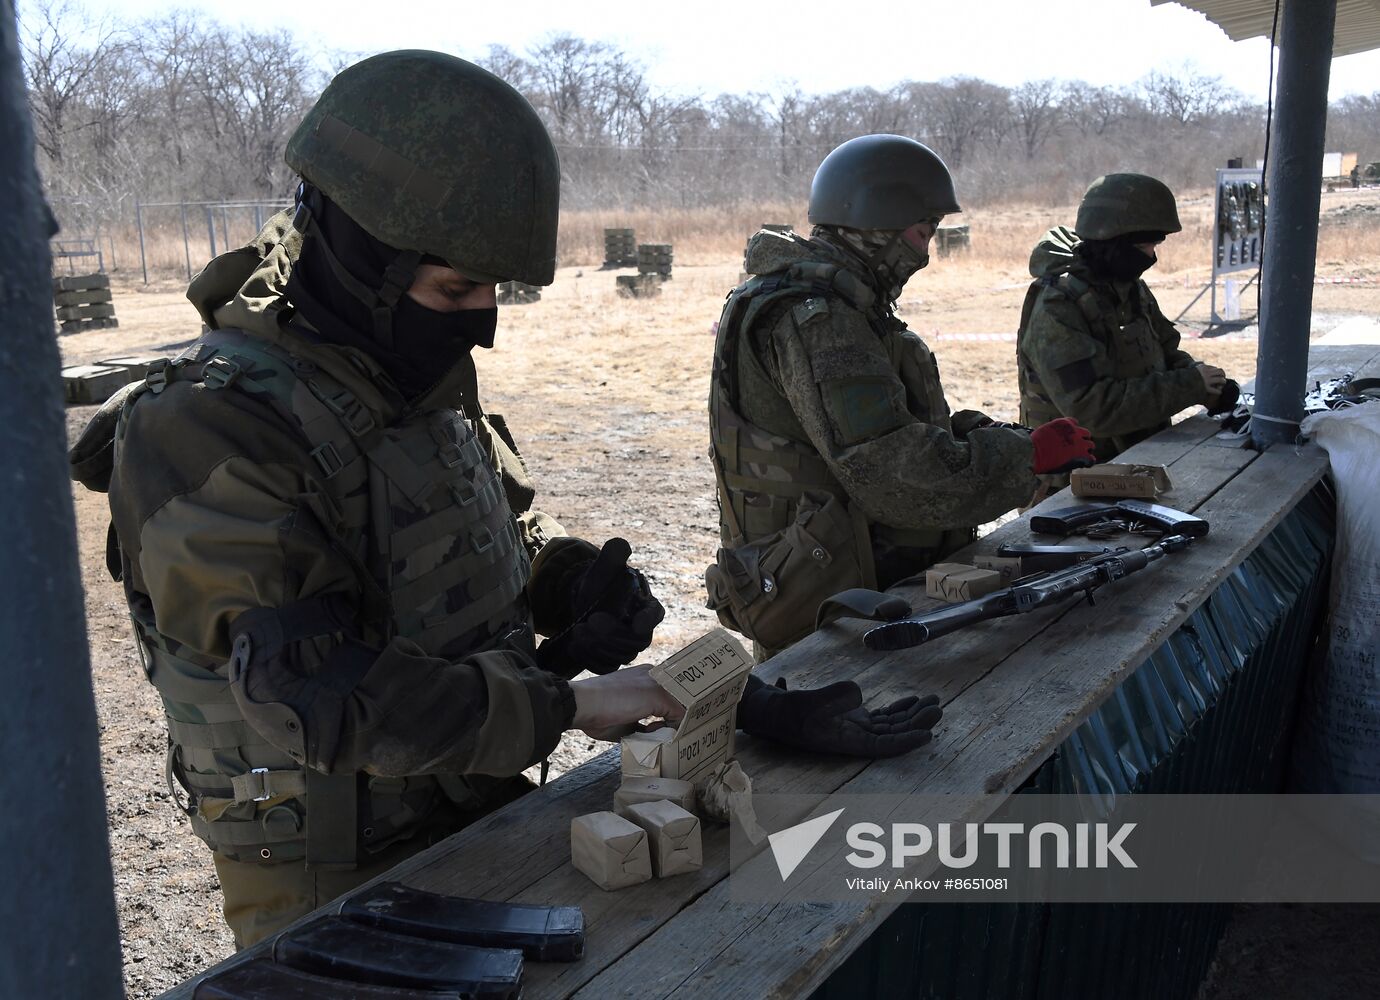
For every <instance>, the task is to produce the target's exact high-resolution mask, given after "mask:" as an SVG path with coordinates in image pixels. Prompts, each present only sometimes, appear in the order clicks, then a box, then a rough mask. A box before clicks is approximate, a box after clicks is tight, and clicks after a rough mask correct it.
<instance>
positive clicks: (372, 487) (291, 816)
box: [117, 330, 533, 867]
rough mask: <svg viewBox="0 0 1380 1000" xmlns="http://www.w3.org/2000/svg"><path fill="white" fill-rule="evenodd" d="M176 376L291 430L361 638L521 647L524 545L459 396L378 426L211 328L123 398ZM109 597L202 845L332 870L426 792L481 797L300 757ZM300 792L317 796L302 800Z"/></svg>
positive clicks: (459, 652) (259, 345)
mask: <svg viewBox="0 0 1380 1000" xmlns="http://www.w3.org/2000/svg"><path fill="white" fill-rule="evenodd" d="M181 380H188V381H199V382H201V383H202V385H204V386H205V388H206V389H208V390H218V391H227V392H234V391H239V392H244V393H247V394H248V395H249V396H251V397H253V398H254V399H256V400H258V401H259V402H261V403H263V404H264V405H265V406H268V407H270V408H272V409H274V410H275V411H276V412H278V413H279V414H280V416H281V417H282V418H283V419H284V420H285V421H286V422H287V423H288V424H289V426H292V427H294V428H296V429H298V430H300V432H301V434H302V436H303V438H304V439H305V442H306V444H307V446H308V448H309V450H310V453H311V457H312V459H313V461H314V462H315V463H316V465H317V469H316V470H315V471H316V472H317V473H318V476H317V479H318V481H319V482H320V483H322V484H323V486H324V491H322V492H320V493H318V494H316V495H315V497H314V498H313V499H312V500H310V501H309V502H310V503H312V504H314V509H313V513H315V514H316V515H317V516H318V518H319V520H320V522H321V524H322V525H323V526H324V527H325V528H326V530H327V532H328V533H329V535H330V537H331V539H332V545H333V547H334V548H335V549H336V550H337V551H338V552H339V553H340V554H341V555H343V556H344V558H345V559H346V560H347V561H348V562H349V563H350V564H351V565H352V566H353V567H354V568H355V571H356V575H357V577H358V580H359V585H360V589H361V609H362V611H361V619H362V620H361V622H360V626H361V633H362V638H363V639H364V641H365V642H366V643H368V644H370V645H372V646H376V647H378V646H382V645H383V644H386V643H387V642H388V641H389V640H391V639H392V638H393V637H395V636H401V637H404V638H407V639H410V640H412V641H413V642H415V643H417V645H419V646H420V647H421V648H422V650H423V651H424V652H425V653H426V654H428V655H430V656H436V657H443V658H446V659H451V660H454V659H457V658H460V657H463V656H465V655H468V654H471V653H474V652H479V651H482V650H485V649H491V648H495V647H498V646H500V645H509V646H512V647H515V648H521V649H524V650H526V651H529V652H530V650H531V648H532V645H533V638H532V633H531V630H530V625H529V623H528V616H527V605H526V599H525V587H526V583H527V577H528V569H529V565H528V558H527V553H526V551H525V550H524V548H523V546H522V543H521V540H520V538H519V534H518V530H517V525H516V521H515V518H514V515H513V512H512V510H511V509H510V507H509V503H508V500H507V499H506V497H505V495H504V484H503V481H502V480H501V479H500V477H499V475H498V474H497V473H496V472H495V470H494V469H493V467H492V466H491V464H490V461H489V458H488V454H487V451H486V448H485V447H484V446H483V444H482V443H481V440H480V438H479V437H478V436H477V431H478V432H480V433H490V432H491V430H492V429H491V428H490V427H489V426H488V425H487V423H485V420H484V417H483V415H482V413H481V412H480V411H479V409H478V406H477V404H476V403H474V400H473V394H472V393H471V394H470V395H471V398H470V400H468V401H467V403H468V405H467V406H466V410H467V413H466V414H464V415H462V414H461V413H459V412H457V411H455V410H451V409H444V408H443V409H435V410H431V411H426V412H412V413H408V414H405V415H404V416H403V417H402V418H401V419H399V420H398V421H397V422H395V423H394V424H392V425H390V426H387V427H380V426H378V425H377V424H376V423H375V421H374V419H373V416H372V414H371V413H370V412H369V410H367V409H366V408H365V407H364V406H363V404H362V403H360V401H359V400H358V399H357V398H355V396H354V395H353V394H352V393H351V392H350V391H349V390H348V389H346V388H345V386H343V385H342V384H341V383H339V382H338V381H336V380H335V379H334V378H332V377H330V376H329V375H328V374H327V373H326V372H324V371H322V370H321V369H319V368H318V367H317V366H316V365H315V364H313V363H311V362H309V361H306V360H303V359H300V358H297V357H295V356H294V355H292V354H291V353H289V352H288V351H287V350H285V349H283V348H281V347H278V346H276V345H273V344H270V343H268V342H266V341H263V340H260V339H257V338H255V337H252V336H249V335H247V334H245V333H242V332H240V331H235V330H216V331H213V332H211V333H209V334H207V335H206V336H205V337H204V338H203V339H202V340H201V341H200V342H199V343H198V344H196V345H194V346H193V347H192V348H191V349H189V351H188V352H186V353H185V354H184V355H182V356H181V357H179V358H177V359H176V360H173V361H169V362H163V363H161V364H159V365H155V366H154V367H153V368H152V369H151V370H150V372H149V374H148V377H147V379H146V380H145V383H144V384H143V385H141V386H138V387H137V390H136V393H132V394H131V399H130V400H129V401H127V402H126V404H125V405H126V406H130V405H137V396H138V395H143V394H145V393H158V392H161V391H162V389H163V388H164V387H165V386H166V385H167V384H168V383H169V382H172V381H181ZM466 417H468V418H469V419H466ZM117 440H118V434H117ZM126 579H127V580H128V574H126ZM127 593H129V596H130V603H131V613H132V617H133V619H134V625H135V631H136V634H137V636H138V638H139V641H140V646H141V653H142V655H143V657H144V666H145V670H146V671H147V673H148V676H149V680H150V681H151V682H152V683H153V685H154V687H155V688H156V689H157V690H158V693H159V695H160V696H161V698H162V700H163V705H164V709H165V712H166V715H167V720H168V735H169V750H168V780H169V785H170V787H172V786H173V783H174V782H176V783H177V785H180V786H181V788H182V790H184V791H185V792H186V794H187V797H188V801H187V803H186V804H185V805H183V806H182V807H183V809H184V811H186V813H187V814H188V816H189V818H190V819H191V823H192V827H193V829H194V830H195V832H196V833H197V835H198V836H200V837H201V838H202V839H203V840H204V841H206V843H207V844H208V845H209V846H210V847H211V848H212V850H215V851H218V852H220V853H222V854H225V855H227V856H229V857H231V858H234V859H235V860H240V861H264V860H274V861H281V860H293V859H300V858H303V857H305V859H306V860H307V862H308V864H326V865H332V866H342V867H349V866H350V865H352V864H353V863H354V861H355V858H356V854H357V849H358V848H360V847H362V848H363V849H364V850H366V851H369V852H375V851H378V850H382V849H383V848H384V847H386V846H388V845H389V844H391V843H393V842H395V841H397V840H400V839H403V838H404V837H406V836H408V835H410V834H411V833H412V832H414V831H415V829H416V828H417V826H418V824H419V823H420V822H421V821H422V820H424V819H425V817H426V815H427V814H428V813H429V812H431V811H432V809H433V808H435V806H436V805H437V804H438V803H440V802H442V801H443V800H444V798H449V799H450V800H451V801H454V802H457V803H466V802H468V803H469V804H470V805H474V804H476V801H475V800H476V798H477V796H478V795H479V794H482V792H481V790H480V786H482V784H483V783H484V782H485V780H486V779H483V778H473V777H471V778H463V777H461V776H459V775H419V776H413V777H407V778H383V777H370V776H368V775H364V774H350V773H347V774H343V775H325V774H322V773H320V772H317V771H313V770H310V769H304V768H303V767H302V766H301V765H299V764H298V763H297V762H296V761H294V760H293V759H292V758H291V757H289V756H288V755H287V754H286V753H284V752H283V751H281V750H279V749H278V748H276V747H275V746H273V745H271V744H270V743H268V741H267V740H265V739H264V738H263V737H262V736H261V735H259V733H258V732H257V731H256V730H255V729H254V728H253V727H252V726H250V725H249V724H248V723H247V722H245V721H244V719H243V717H242V715H241V713H240V711H239V708H238V706H237V705H236V702H235V700H234V697H233V695H232V693H231V690H230V684H229V681H228V677H227V667H226V664H225V663H221V662H215V661H212V660H211V659H210V658H208V657H206V656H204V655H201V654H198V653H195V652H193V651H189V650H187V649H185V648H179V647H178V645H177V644H176V643H175V642H173V641H172V640H170V639H169V638H168V637H166V636H164V635H162V634H161V633H159V632H158V629H157V623H156V621H155V619H154V616H153V614H152V609H151V608H150V607H148V601H147V599H146V598H145V597H144V596H143V595H140V594H137V593H134V592H132V591H129V590H128V588H127ZM173 791H174V798H175V800H179V804H180V805H181V801H180V798H179V796H177V795H176V792H177V789H176V788H173ZM313 802H316V803H317V804H318V806H320V805H324V804H329V806H330V808H329V809H323V808H317V809H316V810H314V811H313V810H311V809H310V805H311V803H313ZM309 817H310V818H309Z"/></svg>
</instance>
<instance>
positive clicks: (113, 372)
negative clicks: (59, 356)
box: [62, 365, 134, 405]
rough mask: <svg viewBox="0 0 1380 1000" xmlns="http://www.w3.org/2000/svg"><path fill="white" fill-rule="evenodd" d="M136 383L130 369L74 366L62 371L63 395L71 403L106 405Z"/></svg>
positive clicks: (104, 366)
mask: <svg viewBox="0 0 1380 1000" xmlns="http://www.w3.org/2000/svg"><path fill="white" fill-rule="evenodd" d="M132 381H134V377H133V376H131V375H130V373H129V369H128V368H124V367H121V366H117V365H74V366H72V367H71V368H64V369H63V370H62V388H63V395H64V397H65V398H66V400H67V402H69V403H76V404H79V405H90V404H95V403H104V402H105V401H106V400H107V399H109V398H110V397H111V396H113V395H115V393H116V391H117V390H119V389H121V388H123V387H124V386H125V385H126V384H127V383H129V382H132Z"/></svg>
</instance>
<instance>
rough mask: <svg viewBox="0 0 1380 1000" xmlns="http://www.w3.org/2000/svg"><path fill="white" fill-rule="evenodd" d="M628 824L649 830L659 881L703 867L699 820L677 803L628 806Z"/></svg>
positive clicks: (647, 803)
mask: <svg viewBox="0 0 1380 1000" xmlns="http://www.w3.org/2000/svg"><path fill="white" fill-rule="evenodd" d="M624 816H625V818H626V819H628V820H629V821H631V822H633V823H636V824H637V825H638V826H640V827H642V829H643V830H645V831H647V842H648V845H649V846H650V848H651V854H652V874H653V875H655V876H656V877H657V878H666V877H667V876H669V875H679V874H681V873H682V872H693V871H697V870H698V869H699V868H701V867H702V866H703V865H704V848H703V846H702V844H701V841H700V819H699V817H698V816H696V815H695V814H694V813H689V812H686V811H685V810H684V809H682V808H681V807H680V806H678V805H676V804H675V803H674V802H671V801H668V800H666V799H657V800H656V801H655V802H639V803H637V804H636V805H631V806H629V807H628V811H627V812H626V813H625V814H624Z"/></svg>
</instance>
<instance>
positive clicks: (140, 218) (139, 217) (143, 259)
mask: <svg viewBox="0 0 1380 1000" xmlns="http://www.w3.org/2000/svg"><path fill="white" fill-rule="evenodd" d="M134 224H135V226H137V227H138V229H139V267H140V268H141V269H142V270H143V272H144V284H146V285H147V284H148V283H149V259H148V257H147V256H146V255H145V253H144V206H143V205H141V204H139V203H138V202H137V201H136V202H135V203H134Z"/></svg>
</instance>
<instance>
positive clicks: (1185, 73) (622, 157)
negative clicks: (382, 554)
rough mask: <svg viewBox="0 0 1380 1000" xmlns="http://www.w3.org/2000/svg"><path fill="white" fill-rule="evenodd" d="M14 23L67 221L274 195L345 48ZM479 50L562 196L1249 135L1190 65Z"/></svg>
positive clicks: (1232, 107)
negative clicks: (713, 83)
mask: <svg viewBox="0 0 1380 1000" xmlns="http://www.w3.org/2000/svg"><path fill="white" fill-rule="evenodd" d="M22 44H23V51H24V62H25V68H26V71H27V77H28V86H29V101H30V107H31V109H32V112H33V117H34V122H35V128H36V137H37V141H38V147H39V159H40V169H41V170H42V173H43V176H44V178H45V180H46V183H47V188H48V191H49V195H50V198H51V199H52V201H53V205H54V209H55V210H56V211H57V213H58V216H59V219H60V220H61V221H62V222H63V224H64V228H66V229H67V230H68V232H81V231H89V230H91V229H92V228H96V227H109V226H111V225H115V224H118V223H121V222H124V221H127V220H128V219H130V218H131V217H132V215H133V211H134V204H135V202H136V201H144V202H148V201H202V200H218V199H230V198H265V199H282V198H285V197H287V196H288V195H289V194H290V192H291V189H292V184H293V178H292V177H291V176H290V173H289V171H288V169H287V167H286V166H285V165H284V164H283V162H282V156H283V146H284V144H285V142H286V140H287V137H288V135H289V134H290V133H291V130H292V128H293V126H294V125H295V124H296V122H297V121H298V120H299V118H300V117H301V115H302V114H303V112H304V111H305V110H306V108H307V107H309V106H310V104H311V102H312V101H313V99H314V98H315V96H316V95H317V94H318V93H319V92H320V90H321V88H322V87H323V86H324V84H325V82H326V80H327V79H329V76H330V72H329V71H328V70H326V69H323V68H322V67H323V65H325V64H327V63H331V64H332V65H333V68H339V66H342V65H345V64H346V63H348V62H349V61H351V60H350V59H347V58H344V57H341V56H335V57H327V56H325V55H323V54H322V53H319V52H315V51H312V50H311V49H310V48H308V47H307V46H305V45H304V44H303V43H302V42H301V41H299V40H298V39H295V38H293V37H290V36H288V35H284V34H274V33H265V32H259V31H254V30H250V29H232V28H227V27H225V26H224V25H221V24H218V23H216V22H214V21H212V20H209V19H207V18H206V17H204V16H203V15H200V14H197V13H195V12H192V11H174V12H172V13H168V14H163V15H159V16H157V17H152V18H149V19H146V20H143V21H138V22H128V23H124V22H106V23H100V24H94V25H93V24H91V23H90V22H89V21H88V19H87V18H86V17H85V16H84V15H83V13H82V12H81V10H80V8H78V7H75V6H71V5H69V4H68V3H67V2H66V0H59V2H56V3H54V2H42V3H39V4H36V5H35V6H33V7H31V8H26V15H25V17H24V20H23V38H22ZM471 56H473V54H471ZM479 61H480V62H481V63H482V64H484V65H485V66H487V67H488V68H489V69H491V70H493V71H494V72H495V73H497V74H498V75H500V76H502V77H503V78H504V79H506V80H508V81H510V82H511V83H513V84H514V85H515V86H516V87H518V89H520V90H521V91H522V92H523V93H524V94H525V95H527V97H528V98H529V99H530V100H531V102H532V104H533V105H534V106H535V107H536V108H537V110H538V111H539V112H540V114H541V115H542V118H543V119H544V120H545V121H546V123H547V125H548V127H549V128H550V130H551V133H552V135H553V137H554V138H555V141H556V143H557V145H558V147H559V148H560V153H561V163H562V171H563V178H562V183H563V204H564V205H565V206H566V207H570V208H587V209H606V210H608V209H612V210H619V209H629V210H630V209H633V208H641V209H669V208H701V207H705V206H725V205H737V204H753V203H762V202H769V201H775V202H781V201H787V202H792V203H793V202H796V201H798V200H800V199H803V197H804V196H805V194H806V192H807V191H808V188H809V182H810V178H811V176H812V175H813V173H814V170H815V167H816V166H817V165H818V163H819V161H820V159H821V158H822V157H823V156H824V154H825V153H827V152H828V151H829V150H830V149H831V148H833V147H834V146H835V145H837V144H838V143H839V142H842V141H843V140H845V139H848V138H851V137H853V136H855V135H861V134H864V133H868V132H897V133H901V134H904V135H910V136H914V137H916V138H919V139H921V140H922V141H924V142H926V143H928V144H929V145H931V146H932V147H934V148H935V149H936V150H938V151H939V152H940V154H941V155H943V156H944V158H945V160H946V161H947V162H948V163H949V165H950V167H951V168H953V169H954V171H955V173H956V175H957V178H958V182H959V191H960V196H961V200H963V201H965V202H967V203H969V204H973V205H981V204H983V203H992V202H1001V201H1026V202H1032V203H1036V204H1041V203H1043V204H1062V203H1068V202H1070V201H1072V200H1074V199H1075V198H1076V197H1077V195H1078V194H1079V193H1080V192H1081V191H1082V189H1083V187H1084V186H1085V185H1086V184H1087V182H1088V181H1089V180H1090V179H1091V178H1093V177H1095V176H1097V175H1098V174H1101V173H1105V172H1107V171H1109V170H1117V169H1138V170H1144V171H1146V172H1150V173H1155V174H1158V175H1160V176H1162V177H1163V178H1164V179H1165V180H1167V181H1168V182H1169V183H1170V184H1171V185H1172V186H1175V187H1180V188H1186V187H1202V186H1206V184H1207V183H1208V181H1209V179H1210V177H1211V171H1212V169H1213V168H1214V167H1216V166H1219V165H1224V164H1225V162H1226V160H1227V158H1228V157H1232V156H1241V157H1244V158H1245V159H1246V162H1247V163H1253V162H1254V161H1255V160H1256V159H1257V158H1258V157H1259V156H1260V155H1261V153H1262V150H1263V147H1264V135H1265V109H1264V107H1263V106H1261V105H1258V104H1255V103H1252V102H1250V101H1248V100H1246V99H1245V98H1244V97H1243V96H1242V95H1241V94H1240V93H1238V92H1236V91H1234V90H1232V89H1231V88H1229V87H1227V86H1226V85H1225V84H1224V83H1223V82H1222V81H1221V79H1220V78H1219V77H1216V76H1212V75H1210V74H1206V73H1203V72H1200V71H1198V70H1196V69H1194V68H1192V67H1181V68H1178V69H1173V70H1169V69H1165V70H1159V71H1155V72H1152V73H1150V74H1149V75H1148V76H1146V77H1145V78H1143V79H1142V80H1140V81H1138V82H1137V83H1135V84H1133V85H1131V86H1125V87H1099V86H1093V85H1091V84H1088V83H1083V82H1078V81H1073V82H1067V81H1055V80H1036V81H1031V82H1029V83H1025V84H1022V85H1020V86H1018V87H1003V86H999V85H996V84H993V83H988V82H986V81H984V80H981V79H977V78H974V77H954V78H950V79H946V80H939V81H924V82H907V83H902V84H899V85H897V86H895V87H893V88H891V89H889V90H885V91H879V90H875V89H872V88H866V87H864V88H855V89H850V90H843V91H838V92H835V93H829V94H810V93H806V92H805V91H803V90H801V89H792V90H788V91H783V92H780V93H747V94H720V95H718V96H706V95H703V94H691V95H686V94H675V93H669V92H666V91H662V90H659V89H658V88H656V87H654V86H653V85H652V84H651V83H650V82H649V81H648V79H647V72H646V69H645V67H643V66H642V65H641V64H639V63H638V62H637V60H636V59H634V58H632V57H631V56H629V55H628V54H627V53H626V52H623V51H621V50H619V49H618V48H616V47H614V46H611V45H607V44H604V43H600V42H589V41H585V40H583V39H580V38H576V37H574V36H571V35H556V36H552V37H549V38H547V39H546V40H544V41H542V42H540V43H539V44H536V45H534V46H533V47H532V48H530V49H528V50H527V51H525V52H521V53H518V52H513V51H511V50H509V49H507V48H503V47H493V48H491V49H490V50H489V51H488V52H487V53H485V54H484V55H483V56H482V57H480V58H479ZM1328 133H1329V134H1328V148H1329V149H1345V150H1346V151H1355V152H1359V153H1360V155H1361V159H1362V162H1363V163H1364V162H1366V161H1367V160H1370V159H1380V93H1377V94H1376V95H1373V96H1371V97H1352V98H1346V99H1343V100H1342V101H1339V102H1336V103H1335V104H1334V105H1333V106H1332V108H1331V111H1330V114H1329V123H1328Z"/></svg>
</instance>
